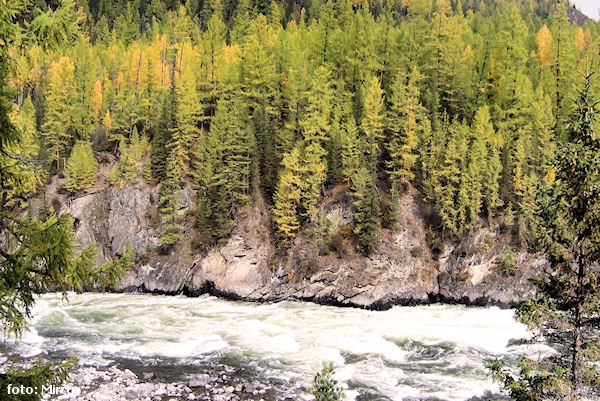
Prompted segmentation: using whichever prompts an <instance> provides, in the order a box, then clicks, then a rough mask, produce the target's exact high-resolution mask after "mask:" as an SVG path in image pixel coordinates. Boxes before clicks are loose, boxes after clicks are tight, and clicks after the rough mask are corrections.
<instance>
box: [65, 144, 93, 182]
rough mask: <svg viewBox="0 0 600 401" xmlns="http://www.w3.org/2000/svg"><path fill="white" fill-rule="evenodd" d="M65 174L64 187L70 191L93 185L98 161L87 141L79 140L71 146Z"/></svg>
mask: <svg viewBox="0 0 600 401" xmlns="http://www.w3.org/2000/svg"><path fill="white" fill-rule="evenodd" d="M65 176H66V177H67V185H66V188H67V190H68V191H69V192H71V193H75V192H79V191H85V190H87V189H89V188H91V187H92V186H93V185H94V183H95V182H96V177H97V176H98V162H97V161H96V157H95V156H94V151H93V150H92V144H91V143H90V142H89V141H80V142H77V143H76V144H75V146H73V151H72V152H71V156H69V160H67V167H66V168H65Z"/></svg>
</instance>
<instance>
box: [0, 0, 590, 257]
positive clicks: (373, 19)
mask: <svg viewBox="0 0 600 401" xmlns="http://www.w3.org/2000/svg"><path fill="white" fill-rule="evenodd" d="M35 6H36V7H31V8H30V9H28V12H27V13H25V14H23V15H22V17H21V18H24V19H25V20H26V21H25V23H28V21H33V22H32V23H31V24H30V25H29V28H30V29H31V31H32V32H33V33H34V36H35V38H36V40H34V41H33V42H29V43H28V44H27V45H26V46H23V45H21V44H20V43H19V42H18V41H15V42H10V43H8V44H7V45H8V46H9V47H8V49H9V57H10V58H9V59H10V62H11V63H14V66H15V69H14V74H12V76H11V80H10V85H11V87H12V88H13V89H14V90H15V91H16V93H17V95H16V102H15V104H14V106H13V110H12V114H11V119H12V120H13V121H14V123H15V124H16V125H18V126H20V127H21V128H22V130H23V132H24V133H25V140H24V141H23V143H22V145H21V146H20V149H19V150H18V151H19V153H20V154H22V155H25V156H33V157H35V158H37V159H40V160H44V161H45V164H44V165H43V166H44V168H43V169H38V170H36V171H31V172H30V177H29V181H28V182H29V188H28V189H29V191H30V192H31V193H33V192H34V191H35V190H36V188H37V187H38V184H39V183H40V182H41V181H42V180H43V179H44V177H47V176H48V175H52V174H54V173H56V172H59V173H62V174H64V175H65V176H66V177H67V178H68V184H67V189H68V190H69V191H71V192H72V193H78V192H81V191H85V190H86V189H88V188H90V187H91V186H92V185H93V184H94V182H95V180H96V176H97V162H96V160H95V158H94V156H93V155H94V152H99V151H111V152H113V153H114V155H115V156H117V157H118V160H119V161H118V166H117V167H115V168H114V170H113V171H112V172H111V173H110V177H109V178H110V181H111V182H112V183H114V184H115V185H119V184H120V185H123V184H124V183H125V182H128V181H135V180H139V179H144V180H146V181H148V182H155V183H158V182H160V183H162V186H161V190H160V205H161V207H160V218H161V221H162V222H163V224H164V235H163V237H162V239H161V241H162V243H163V244H164V245H165V246H166V247H168V246H170V245H172V244H174V243H176V242H177V240H178V238H180V236H181V233H180V231H181V227H180V226H179V224H178V222H177V221H176V220H175V219H174V214H173V211H174V209H175V207H176V205H175V204H174V202H176V199H177V197H176V193H177V191H179V190H180V187H181V186H182V185H183V184H184V183H186V182H192V183H193V185H194V188H196V190H197V194H198V204H199V207H198V213H197V216H196V219H197V223H196V226H197V228H198V230H200V231H203V232H205V234H206V235H205V237H206V238H208V240H207V241H209V242H210V241H214V240H219V239H221V238H224V237H226V236H227V234H228V232H229V229H230V225H231V219H232V217H233V215H234V214H235V211H236V210H237V209H239V208H240V207H241V206H242V205H244V204H245V203H247V202H252V201H253V197H254V196H255V194H257V191H260V193H261V194H262V195H263V196H264V197H265V199H267V201H268V202H269V203H270V205H271V210H272V214H273V220H274V227H275V232H276V234H277V239H278V241H279V243H280V244H281V245H282V246H285V244H286V243H288V242H289V241H290V240H292V239H293V238H294V235H295V234H296V233H297V231H298V230H299V228H300V227H302V226H303V225H305V224H307V223H309V222H311V220H313V219H314V218H315V210H316V205H317V204H318V202H319V200H320V198H321V196H322V193H323V189H324V188H326V187H331V186H335V185H337V184H340V183H346V184H348V186H349V188H350V191H351V192H352V197H353V198H354V199H355V207H356V213H355V219H356V226H355V229H354V232H355V234H356V235H357V236H358V238H359V242H360V247H361V248H362V249H363V250H364V251H365V252H368V251H369V249H370V248H371V247H373V246H374V241H375V237H374V233H375V232H376V231H377V229H378V226H379V221H380V217H381V216H382V213H391V214H392V216H390V218H389V219H385V221H393V213H394V211H393V210H392V211H389V212H388V211H386V210H384V208H382V205H380V204H379V203H380V202H379V200H378V196H377V188H379V189H380V190H383V189H385V190H386V191H388V193H389V194H390V196H391V197H392V198H393V197H397V196H398V195H399V194H401V193H402V192H403V191H404V190H405V189H406V187H407V186H409V185H412V186H414V187H416V188H417V189H418V190H419V192H420V193H421V194H422V196H423V198H424V199H425V200H426V201H427V202H429V203H431V205H432V206H433V208H434V210H435V214H436V217H437V221H436V227H437V228H438V229H439V230H440V231H441V232H443V234H444V235H445V236H454V235H461V234H463V233H465V232H468V231H469V230H471V229H472V228H473V227H474V226H475V225H477V224H480V222H481V221H482V219H483V220H485V219H493V218H494V217H495V216H498V215H506V216H509V220H510V221H511V222H512V226H513V227H514V230H515V231H516V232H517V233H518V235H519V236H520V237H521V239H522V240H523V242H526V241H527V240H528V227H529V222H530V215H531V213H532V210H533V208H534V205H533V204H534V203H535V189H534V186H535V185H536V183H537V182H540V181H541V182H545V183H550V182H552V181H553V180H554V172H553V170H552V169H551V167H550V161H551V159H552V156H553V154H554V152H555V150H556V148H557V146H559V145H560V143H561V142H562V141H564V140H565V138H566V134H565V133H566V126H567V120H566V118H567V117H568V116H569V114H570V112H571V111H572V109H573V102H572V99H573V97H574V94H575V89H574V88H575V87H576V86H577V84H579V83H581V82H582V80H583V74H584V73H585V71H591V70H593V69H594V68H595V67H596V66H597V65H598V63H599V62H600V61H599V56H598V47H597V43H598V35H599V34H600V29H599V28H598V24H596V23H593V22H592V21H591V20H587V21H585V23H583V24H581V25H578V24H577V23H576V22H581V21H576V20H575V19H574V18H572V15H573V13H576V12H575V11H574V10H573V9H572V6H569V5H567V4H566V3H565V2H556V1H543V2H538V1H535V2H534V1H502V2H497V1H494V2H492V1H464V0H461V1H452V2H451V1H449V0H439V1H435V2H433V1H431V0H410V1H409V0H403V1H370V2H369V1H362V2H361V1H350V0H348V1H335V2H334V1H329V2H325V1H311V2H308V3H306V4H304V3H302V2H291V1H289V2H276V1H273V2H264V1H256V2H250V1H247V0H242V1H239V2H237V1H219V0H211V1H208V0H207V1H203V2H202V1H187V2H185V4H180V3H178V2H173V1H170V2H169V1H167V2H165V1H161V0H156V1H152V2H147V1H134V2H129V1H123V2H108V1H97V2H96V1H90V2H88V1H79V2H73V1H62V2H60V4H53V2H37V3H36V4H35ZM57 6H59V7H58V8H56V7H57ZM579 16H580V17H581V15H579ZM55 37H64V39H66V40H67V43H68V45H66V46H53V45H52V43H53V40H54V41H56V39H57V38H55ZM598 82H599V81H598V80H597V79H596V80H594V81H593V85H594V87H597V86H598Z"/></svg>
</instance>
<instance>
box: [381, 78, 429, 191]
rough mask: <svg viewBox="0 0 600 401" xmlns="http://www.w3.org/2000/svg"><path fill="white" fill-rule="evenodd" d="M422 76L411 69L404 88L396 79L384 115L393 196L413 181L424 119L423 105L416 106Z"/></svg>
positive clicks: (399, 80)
mask: <svg viewBox="0 0 600 401" xmlns="http://www.w3.org/2000/svg"><path fill="white" fill-rule="evenodd" d="M420 79H421V74H420V73H419V72H418V70H416V69H414V70H413V72H412V73H411V75H410V77H409V79H408V83H407V84H406V85H405V84H404V83H403V82H402V80H401V78H400V77H397V79H396V81H394V85H393V86H392V97H391V99H390V106H389V109H388V113H387V122H386V126H387V131H388V143H387V148H388V157H389V160H387V161H386V166H387V173H388V177H389V179H390V182H391V184H392V193H393V194H395V195H399V193H400V192H401V191H402V190H403V189H405V188H406V187H407V186H408V185H409V184H410V183H411V181H412V180H413V179H414V178H415V173H414V171H413V169H414V167H415V165H416V163H417V158H418V155H417V153H416V150H417V146H418V145H419V138H420V136H421V135H420V133H419V131H420V129H421V128H420V127H422V124H423V120H424V119H426V118H427V117H426V115H425V113H424V108H423V106H422V105H421V104H420V103H419V88H418V86H417V85H418V84H419V80H420Z"/></svg>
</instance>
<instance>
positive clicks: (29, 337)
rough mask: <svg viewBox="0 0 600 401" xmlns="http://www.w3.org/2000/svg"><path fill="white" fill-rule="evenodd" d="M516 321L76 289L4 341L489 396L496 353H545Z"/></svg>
mask: <svg viewBox="0 0 600 401" xmlns="http://www.w3.org/2000/svg"><path fill="white" fill-rule="evenodd" d="M512 317H513V311H512V310H500V309H498V308H495V307H489V308H466V307H463V306H449V305H430V306H416V307H394V308H392V309H390V310H387V311H383V312H378V311H367V310H360V309H352V308H336V307H328V306H322V305H315V304H310V303H301V302H281V303H274V304H253V303H245V302H233V301H226V300H222V299H218V298H214V297H209V296H203V297H200V298H186V297H170V296H153V295H131V294H70V295H69V302H63V300H62V297H61V296H60V295H58V294H48V295H44V296H42V297H40V298H39V299H38V301H37V304H36V307H35V309H34V318H33V320H32V325H31V330H30V331H29V332H27V333H25V334H24V335H23V337H22V338H21V339H20V340H19V341H18V342H16V343H15V342H13V341H12V340H7V341H5V342H4V347H5V349H6V346H7V345H9V348H10V349H11V350H12V352H16V353H18V354H20V355H21V356H35V355H40V356H44V357H48V358H61V357H65V356H67V355H70V354H72V353H76V354H77V355H78V357H79V360H80V363H83V364H88V365H95V366H105V365H108V364H111V363H115V362H116V363H117V364H119V365H121V366H125V367H131V368H132V369H137V370H138V371H150V372H152V371H155V372H157V375H159V376H161V375H162V376H163V377H166V378H167V379H170V380H184V379H185V377H190V376H193V375H194V374H195V373H200V372H206V371H210V367H211V365H213V364H215V365H216V364H219V365H221V366H222V365H226V366H231V367H232V368H235V369H237V370H240V371H243V372H245V373H244V374H246V375H248V379H252V380H258V381H261V382H266V383H269V384H270V385H271V386H272V387H273V388H274V389H275V390H276V391H277V393H278V394H280V395H281V398H285V397H290V398H291V399H295V400H296V399H298V400H299V399H304V398H308V396H307V394H306V388H307V387H308V386H309V385H310V381H311V379H312V375H313V374H314V371H315V370H316V369H318V368H319V367H321V366H322V364H323V363H324V362H329V361H330V362H333V363H334V365H335V366H336V367H337V369H336V375H335V378H336V379H337V380H338V381H339V382H341V383H342V384H343V386H345V387H346V389H347V390H346V396H347V398H348V399H358V400H403V401H407V400H429V401H433V400H477V399H482V400H483V399H487V397H489V396H490V395H494V398H495V399H497V398H496V397H497V394H498V386H497V385H496V384H495V383H493V382H492V381H491V380H490V378H489V376H488V374H487V373H486V371H485V369H484V366H483V363H484V361H485V360H486V359H489V358H500V359H503V360H505V361H507V362H508V363H514V362H515V361H516V359H517V358H518V355H519V354H521V353H524V352H525V353H531V352H534V351H536V350H535V349H532V348H531V347H530V346H525V345H519V343H518V342H514V341H513V340H515V339H520V338H523V337H526V336H527V331H526V329H525V327H524V326H523V325H521V324H519V323H517V322H515V321H514V320H513V318H512ZM537 351H539V349H538V350H537Z"/></svg>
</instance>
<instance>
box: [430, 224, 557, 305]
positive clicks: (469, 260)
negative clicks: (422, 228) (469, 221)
mask: <svg viewBox="0 0 600 401" xmlns="http://www.w3.org/2000/svg"><path fill="white" fill-rule="evenodd" d="M495 238H498V235H497V234H495V233H493V232H492V231H490V230H489V229H480V230H478V231H477V232H475V233H474V234H473V235H470V236H469V237H467V238H465V239H464V240H463V241H462V242H461V243H460V244H449V243H448V244H445V249H444V252H443V253H442V255H441V256H440V258H439V266H440V268H439V272H440V274H439V282H440V294H439V295H440V299H441V300H448V301H454V302H460V303H466V304H477V305H486V304H489V303H497V304H501V305H508V304H509V303H510V302H511V301H521V300H525V299H527V298H531V297H533V296H534V295H535V289H534V286H533V285H532V284H531V283H530V282H529V279H530V278H532V277H539V275H540V274H541V272H542V271H543V268H544V266H545V265H546V264H547V262H546V260H545V259H544V258H543V256H541V255H532V254H528V253H525V252H518V253H515V254H514V257H513V258H514V261H513V263H514V265H515V267H514V271H509V270H508V267H507V266H504V265H505V264H506V263H507V262H506V261H504V260H503V259H504V258H505V257H506V255H507V254H508V253H511V254H512V250H510V246H509V245H508V244H506V243H503V242H499V241H495V240H494V239H495Z"/></svg>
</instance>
